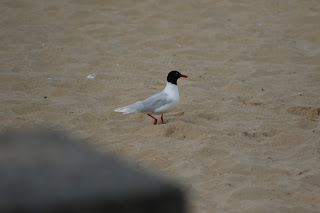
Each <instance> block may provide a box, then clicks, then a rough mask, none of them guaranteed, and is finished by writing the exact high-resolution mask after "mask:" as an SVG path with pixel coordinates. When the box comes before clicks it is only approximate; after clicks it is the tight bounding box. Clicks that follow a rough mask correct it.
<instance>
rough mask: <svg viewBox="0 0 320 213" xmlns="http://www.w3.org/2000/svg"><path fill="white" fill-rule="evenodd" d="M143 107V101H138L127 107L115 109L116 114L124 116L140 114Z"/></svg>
mask: <svg viewBox="0 0 320 213" xmlns="http://www.w3.org/2000/svg"><path fill="white" fill-rule="evenodd" d="M141 107H143V106H142V101H138V102H136V103H134V104H131V105H129V106H125V107H119V108H116V109H114V111H115V112H122V113H123V114H128V113H135V112H140V109H141Z"/></svg>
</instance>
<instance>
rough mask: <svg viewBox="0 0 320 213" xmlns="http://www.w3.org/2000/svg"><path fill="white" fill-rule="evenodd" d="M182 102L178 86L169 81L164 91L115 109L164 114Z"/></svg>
mask: <svg viewBox="0 0 320 213" xmlns="http://www.w3.org/2000/svg"><path fill="white" fill-rule="evenodd" d="M179 102H180V96H179V89H178V86H177V85H175V84H172V83H170V82H167V85H166V87H165V88H164V90H163V91H162V92H159V93H157V94H155V95H153V96H151V97H149V98H147V99H145V100H144V101H138V102H136V103H134V104H131V105H129V106H125V107H120V108H117V109H115V110H114V111H116V112H122V113H123V114H128V113H137V112H140V113H150V114H164V113H168V112H170V111H172V110H173V109H174V108H176V106H177V105H178V104H179Z"/></svg>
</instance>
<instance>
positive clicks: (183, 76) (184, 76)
mask: <svg viewBox="0 0 320 213" xmlns="http://www.w3.org/2000/svg"><path fill="white" fill-rule="evenodd" d="M181 77H182V78H188V76H186V75H180V78H181Z"/></svg>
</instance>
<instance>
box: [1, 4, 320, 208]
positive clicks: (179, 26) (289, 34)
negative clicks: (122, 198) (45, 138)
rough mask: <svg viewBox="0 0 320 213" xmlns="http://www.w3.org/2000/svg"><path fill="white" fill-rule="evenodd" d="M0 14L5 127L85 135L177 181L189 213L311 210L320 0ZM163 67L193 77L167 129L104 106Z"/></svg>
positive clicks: (318, 138)
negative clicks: (186, 199)
mask: <svg viewBox="0 0 320 213" xmlns="http://www.w3.org/2000/svg"><path fill="white" fill-rule="evenodd" d="M0 13H1V18H0V38H1V39H0V79H1V84H0V132H1V133H6V132H7V131H10V130H17V129H24V128H39V127H41V128H43V127H44V128H48V129H53V130H59V131H63V132H65V133H67V134H68V135H72V136H75V137H78V138H81V139H83V140H85V141H86V142H88V143H90V144H92V145H93V146H94V147H96V148H97V149H99V150H101V151H103V152H108V153H113V154H116V155H118V156H121V157H123V158H125V159H127V160H129V161H132V162H136V163H135V164H136V165H137V167H143V168H149V169H151V170H154V171H156V172H159V173H160V174H161V175H164V176H168V177H170V178H174V179H175V180H177V181H178V182H179V183H181V184H182V185H183V186H184V187H185V190H186V191H187V192H188V210H189V212H194V213H211V212H255V213H256V212H261V213H262V212H290V213H296V212H303V213H309V212H312V213H315V212H320V126H319V120H320V98H319V95H320V4H319V1H317V0H314V1H313V0H306V1H299V0H291V1H273V0H272V1H268V0H264V1H232V0H226V1H222V0H221V1H218V0H217V1H202V0H190V1H140V0H132V1H111V0H110V1H109V0H108V1H103V0H92V1H84V0H79V1H72V0H67V1H49V0H41V1H40V0H36V1H32V0H2V1H1V2H0ZM171 70H179V71H180V72H181V73H183V74H185V75H188V77H189V78H188V79H179V81H178V86H179V91H180V104H179V106H178V107H177V108H176V109H175V110H174V111H173V112H172V113H168V114H165V115H164V118H165V122H166V123H165V124H159V125H155V126H154V125H153V120H152V119H151V118H150V117H148V116H147V115H145V114H128V115H123V114H121V113H116V112H114V111H113V109H114V108H117V107H121V106H126V105H129V104H131V103H134V102H135V101H138V100H143V99H145V98H147V97H149V96H150V95H152V94H154V93H157V92H160V91H161V90H163V88H164V87H165V84H166V76H167V74H168V72H169V71H171ZM90 74H94V75H95V76H96V77H95V78H92V79H90V78H87V76H88V75H90ZM157 117H158V118H160V116H157ZM160 123H161V122H160Z"/></svg>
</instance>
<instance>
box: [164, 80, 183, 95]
mask: <svg viewBox="0 0 320 213" xmlns="http://www.w3.org/2000/svg"><path fill="white" fill-rule="evenodd" d="M163 92H165V93H167V94H169V96H178V97H179V89H178V86H177V85H175V84H172V83H170V82H167V85H166V87H165V88H164V90H163Z"/></svg>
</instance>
